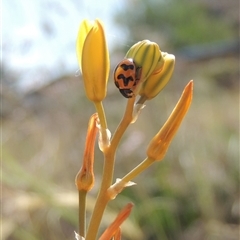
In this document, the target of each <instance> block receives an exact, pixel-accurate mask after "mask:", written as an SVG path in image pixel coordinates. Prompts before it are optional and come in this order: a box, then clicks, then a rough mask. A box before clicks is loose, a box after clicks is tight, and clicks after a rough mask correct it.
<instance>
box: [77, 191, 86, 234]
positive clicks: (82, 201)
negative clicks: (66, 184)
mask: <svg viewBox="0 0 240 240" xmlns="http://www.w3.org/2000/svg"><path fill="white" fill-rule="evenodd" d="M86 195H87V192H86V191H81V190H80V191H78V200H79V213H78V216H79V235H80V236H82V237H85V232H86Z"/></svg>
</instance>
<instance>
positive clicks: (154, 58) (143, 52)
mask: <svg viewBox="0 0 240 240" xmlns="http://www.w3.org/2000/svg"><path fill="white" fill-rule="evenodd" d="M125 57H126V58H132V59H133V61H134V62H135V64H136V66H137V67H141V68H142V72H141V79H140V82H144V81H145V80H146V79H147V78H148V77H149V76H150V75H151V74H152V73H153V72H154V71H155V70H156V69H160V68H161V67H162V66H163V64H164V60H163V57H162V54H161V51H160V49H159V46H158V45H157V44H156V43H154V42H151V41H149V40H143V41H140V42H137V43H136V44H134V45H133V46H132V47H131V48H130V49H129V51H128V52H127V54H126V56H125Z"/></svg>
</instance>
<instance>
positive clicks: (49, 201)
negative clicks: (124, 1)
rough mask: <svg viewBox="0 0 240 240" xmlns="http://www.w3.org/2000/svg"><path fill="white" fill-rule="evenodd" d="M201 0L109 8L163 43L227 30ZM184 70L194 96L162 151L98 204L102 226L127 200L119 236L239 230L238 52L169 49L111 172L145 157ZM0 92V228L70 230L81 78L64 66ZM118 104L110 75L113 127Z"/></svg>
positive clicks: (10, 236)
mask: <svg viewBox="0 0 240 240" xmlns="http://www.w3.org/2000/svg"><path fill="white" fill-rule="evenodd" d="M131 4H132V5H131ZM133 9H134V10H133ZM207 10H209V9H207V8H206V7H205V8H204V7H203V5H201V6H199V4H198V5H197V4H194V2H193V1H183V0H182V1H173V0H172V1H166V2H162V1H132V2H130V3H129V5H128V8H127V10H126V9H125V10H124V13H123V12H121V13H118V17H117V18H116V19H117V20H118V22H119V23H122V24H123V26H124V25H125V27H128V30H129V33H130V36H131V37H130V39H131V40H136V41H138V40H142V39H146V38H148V39H149V40H155V41H157V40H158V41H157V42H158V43H159V44H160V46H161V39H163V40H164V41H163V44H164V45H165V46H169V47H170V48H178V47H181V46H188V45H189V44H200V43H208V42H211V41H213V40H217V39H218V40H219V39H221V40H226V39H228V38H229V39H231V38H233V37H234V34H233V30H232V28H231V23H232V22H231V16H229V20H228V21H225V18H223V17H221V16H217V17H215V16H214V15H213V14H211V13H210V12H209V11H210V10H209V11H207ZM130 13H131V14H130ZM119 16H120V17H119ZM162 22H163V23H164V24H160V23H162ZM162 31H163V33H164V34H163V35H162ZM158 34H159V35H160V36H158ZM166 43H167V44H166ZM163 50H164V51H168V49H163ZM171 53H173V54H174V52H171ZM123 55H124V53H123ZM119 60H121V59H119ZM190 79H194V98H193V102H192V106H191V107H190V110H189V112H188V114H187V116H186V118H185V119H184V121H183V124H182V126H181V128H180V130H179V132H178V134H177V135H176V137H175V139H174V141H173V143H172V145H171V146H170V148H169V152H168V154H167V156H166V158H165V159H164V161H162V162H160V163H156V164H155V165H153V166H152V167H151V168H149V169H148V170H147V171H146V172H144V173H143V174H142V175H140V176H139V177H137V178H136V179H135V182H136V183H137V186H134V187H131V188H129V189H126V190H124V191H123V192H122V193H121V194H120V195H119V196H118V197H117V198H116V199H115V200H114V201H112V202H111V203H110V204H109V207H108V209H107V210H106V215H105V216H104V220H103V227H106V226H107V224H109V222H110V221H111V220H112V219H113V218H114V217H115V215H116V213H117V212H118V210H119V209H121V208H122V206H123V205H124V204H125V203H126V202H129V201H131V202H133V203H134V204H135V207H134V210H133V213H132V214H131V216H130V218H129V221H128V222H127V223H126V224H124V226H123V227H124V228H123V232H124V237H123V239H132V240H138V239H139V240H141V239H148V240H157V239H161V240H188V239H189V240H190V239H194V240H202V239H211V240H215V239H216V240H228V239H231V240H237V239H239V238H238V237H239V235H238V234H239V216H240V213H239V106H238V103H239V56H238V54H237V53H236V54H235V55H234V54H232V53H231V54H230V55H229V54H223V55H221V56H218V57H213V56H211V57H209V58H208V59H205V60H204V61H203V60H201V61H200V60H199V61H198V60H195V61H186V59H182V58H181V56H177V58H176V70H175V73H174V75H173V78H172V80H171V81H170V83H169V84H168V86H166V88H165V89H164V90H163V92H162V93H160V94H159V96H157V97H156V98H155V99H153V100H151V101H150V102H147V106H146V108H145V109H144V110H143V111H142V113H141V115H140V117H139V119H138V121H137V122H136V123H135V124H133V125H131V126H130V128H129V129H128V130H127V132H126V134H125V136H124V138H123V140H122V142H121V145H120V146H119V150H118V153H117V156H116V171H115V177H116V178H117V177H121V176H123V175H124V174H126V173H127V172H128V171H130V170H131V169H132V168H133V167H134V166H136V165H137V164H138V163H139V162H140V161H141V160H143V159H144V158H145V149H146V146H147V144H148V142H149V141H150V140H151V138H152V137H153V136H154V134H155V133H156V132H157V131H158V130H159V128H160V127H161V126H162V125H163V123H164V122H165V120H166V119H167V117H168V116H169V114H170V113H171V111H172V109H173V108H174V105H175V104H176V102H177V101H178V98H179V97H180V95H181V92H182V90H183V88H184V86H185V85H186V83H187V82H188V81H189V80H190ZM2 93H3V96H2V99H3V109H2V112H1V114H2V131H3V133H2V158H3V162H2V191H3V198H2V203H3V206H4V207H3V209H2V228H3V233H2V234H3V236H2V237H3V239H6V240H23V239H24V240H25V239H29V240H35V239H49V240H55V239H74V232H73V231H74V230H77V221H78V219H77V211H78V209H77V192H76V188H75V185H74V178H75V175H76V173H77V171H78V169H79V167H80V164H81V159H82V155H83V148H84V144H85V143H84V141H85V135H86V129H87V123H88V119H89V117H90V116H91V115H92V113H93V112H94V111H95V109H94V107H93V105H92V104H91V103H90V102H89V101H87V100H86V98H85V95H84V91H83V83H82V81H81V80H79V78H75V77H71V76H64V77H63V78H62V79H59V80H58V81H55V82H54V83H52V84H49V85H48V86H46V87H44V88H42V89H40V90H37V91H35V92H32V93H29V94H27V95H25V96H21V95H18V94H17V93H13V92H11V90H10V89H9V88H8V87H7V86H5V85H3V92H2ZM125 104H126V99H124V98H123V97H122V96H121V95H120V94H119V92H118V90H117V89H116V88H115V86H114V83H113V81H112V80H111V79H110V80H109V86H108V96H107V98H106V100H105V101H104V106H105V108H106V115H107V119H108V121H109V129H110V130H111V132H113V131H114V129H115V128H116V126H117V124H118V123H119V121H120V119H121V116H122V114H123V111H124V107H125ZM102 164H103V159H102V155H101V152H100V151H99V150H98V147H97V146H96V160H95V173H96V186H95V187H94V189H93V190H92V192H91V194H90V196H89V200H88V215H89V214H90V212H91V209H92V207H93V204H94V200H95V197H96V194H97V189H98V186H99V184H100V179H101V169H102Z"/></svg>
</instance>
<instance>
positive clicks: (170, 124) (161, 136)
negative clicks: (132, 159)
mask: <svg viewBox="0 0 240 240" xmlns="http://www.w3.org/2000/svg"><path fill="white" fill-rule="evenodd" d="M192 93H193V81H190V82H189V83H188V84H187V86H186V87H185V89H184V91H183V93H182V96H181V97H180V99H179V101H178V103H177V105H176V106H175V108H174V109H173V111H172V113H171V115H170V117H169V118H168V120H167V121H166V123H165V124H164V125H163V127H162V128H161V129H160V131H159V132H158V133H157V134H156V135H155V137H154V138H153V139H152V140H151V142H150V144H149V146H148V149H147V156H148V158H149V159H152V160H154V161H160V160H162V159H163V157H164V156H165V154H166V152H167V150H168V147H169V145H170V143H171V141H172V139H173V137H174V135H175V134H176V132H177V130H178V128H179V126H180V124H181V122H182V120H183V118H184V116H185V114H186V113H187V111H188V109H189V106H190V104H191V101H192Z"/></svg>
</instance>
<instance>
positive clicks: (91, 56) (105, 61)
mask: <svg viewBox="0 0 240 240" xmlns="http://www.w3.org/2000/svg"><path fill="white" fill-rule="evenodd" d="M76 50H77V57H78V62H79V67H80V69H81V71H82V75H83V81H84V88H85V91H86V95H87V97H88V98H89V100H91V101H93V102H100V101H102V100H103V99H104V98H105V96H106V91H107V81H108V76H109V69H110V63H109V53H108V48H107V44H106V39H105V33H104V29H103V24H102V23H101V22H100V21H99V20H95V22H94V23H93V24H92V23H91V22H89V21H87V20H85V21H83V23H82V24H81V25H80V29H79V32H78V37H77V46H76Z"/></svg>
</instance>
